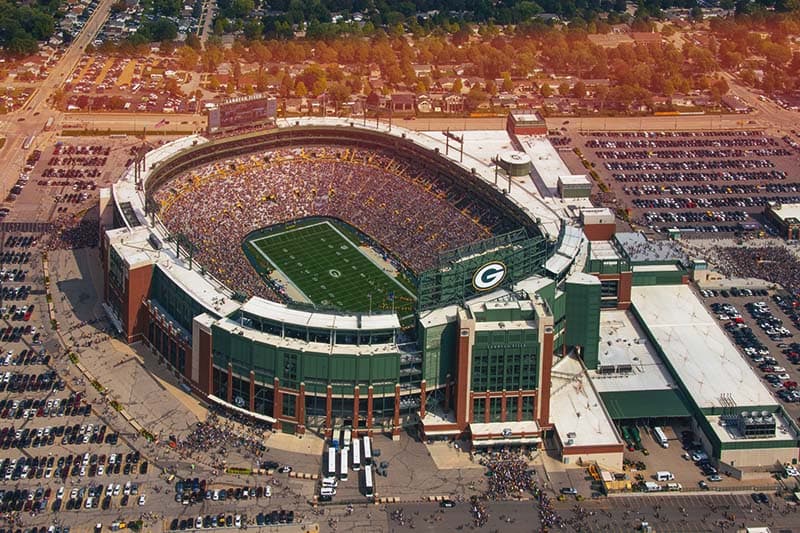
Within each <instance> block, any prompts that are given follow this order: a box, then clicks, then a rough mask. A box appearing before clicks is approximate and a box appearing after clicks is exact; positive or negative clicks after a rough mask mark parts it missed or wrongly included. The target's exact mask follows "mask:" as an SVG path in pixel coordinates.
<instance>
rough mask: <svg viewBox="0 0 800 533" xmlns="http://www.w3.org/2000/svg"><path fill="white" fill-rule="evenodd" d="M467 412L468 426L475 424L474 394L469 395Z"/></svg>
mask: <svg viewBox="0 0 800 533" xmlns="http://www.w3.org/2000/svg"><path fill="white" fill-rule="evenodd" d="M467 411H468V412H469V420H467V423H468V424H471V423H472V422H475V393H474V392H471V391H470V393H469V406H468V407H467Z"/></svg>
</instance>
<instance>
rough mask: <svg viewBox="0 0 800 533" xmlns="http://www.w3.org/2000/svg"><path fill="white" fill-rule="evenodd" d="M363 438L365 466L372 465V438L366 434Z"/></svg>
mask: <svg viewBox="0 0 800 533" xmlns="http://www.w3.org/2000/svg"><path fill="white" fill-rule="evenodd" d="M362 440H363V441H364V466H370V465H371V464H372V440H371V439H370V438H369V436H367V435H364V438H363V439H362Z"/></svg>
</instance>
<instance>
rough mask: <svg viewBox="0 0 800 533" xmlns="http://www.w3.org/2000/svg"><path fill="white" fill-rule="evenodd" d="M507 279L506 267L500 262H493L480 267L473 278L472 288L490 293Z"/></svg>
mask: <svg viewBox="0 0 800 533" xmlns="http://www.w3.org/2000/svg"><path fill="white" fill-rule="evenodd" d="M504 279H506V265H505V264H503V263H501V262H500V261H492V262H491V263H486V264H485V265H483V266H482V267H480V268H479V269H478V270H477V271H476V272H475V275H474V276H472V286H473V287H475V289H477V290H479V291H488V290H490V289H494V288H495V287H497V286H498V285H500V284H501V283H502V282H503V280H504Z"/></svg>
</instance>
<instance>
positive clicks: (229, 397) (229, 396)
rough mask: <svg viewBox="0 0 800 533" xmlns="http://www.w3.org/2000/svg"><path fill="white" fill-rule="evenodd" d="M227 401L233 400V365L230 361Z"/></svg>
mask: <svg viewBox="0 0 800 533" xmlns="http://www.w3.org/2000/svg"><path fill="white" fill-rule="evenodd" d="M225 401H226V402H228V403H232V402H233V365H231V364H230V363H228V392H227V394H226V395H225Z"/></svg>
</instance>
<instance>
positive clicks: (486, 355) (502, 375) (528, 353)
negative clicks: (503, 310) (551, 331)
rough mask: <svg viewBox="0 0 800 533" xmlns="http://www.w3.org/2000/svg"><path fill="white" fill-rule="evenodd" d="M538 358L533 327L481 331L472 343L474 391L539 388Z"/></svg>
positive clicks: (537, 345) (537, 347) (537, 343)
mask: <svg viewBox="0 0 800 533" xmlns="http://www.w3.org/2000/svg"><path fill="white" fill-rule="evenodd" d="M539 357H540V354H539V341H538V335H537V331H536V329H535V328H533V327H532V328H530V329H524V330H511V331H509V330H506V329H496V330H489V331H478V332H476V333H475V343H474V344H473V346H472V378H471V383H472V390H474V391H480V392H485V391H492V392H499V391H503V390H508V391H514V390H532V389H536V388H538V386H539V383H538V368H539V364H540V363H539Z"/></svg>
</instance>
